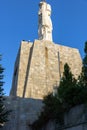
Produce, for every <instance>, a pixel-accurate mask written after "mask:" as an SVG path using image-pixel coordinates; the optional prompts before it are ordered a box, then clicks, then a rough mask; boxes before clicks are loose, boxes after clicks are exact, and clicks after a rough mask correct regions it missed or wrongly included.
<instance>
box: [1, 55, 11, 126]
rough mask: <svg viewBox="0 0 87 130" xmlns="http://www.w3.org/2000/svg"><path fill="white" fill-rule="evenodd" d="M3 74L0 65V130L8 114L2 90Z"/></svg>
mask: <svg viewBox="0 0 87 130" xmlns="http://www.w3.org/2000/svg"><path fill="white" fill-rule="evenodd" d="M0 61H1V55H0ZM3 72H4V68H3V67H2V65H1V64H0V128H1V127H3V126H4V124H5V122H7V121H8V115H9V112H10V111H8V110H7V109H6V107H5V104H4V100H5V98H4V92H3V91H4V89H3V84H4V82H3V77H4V75H3Z"/></svg>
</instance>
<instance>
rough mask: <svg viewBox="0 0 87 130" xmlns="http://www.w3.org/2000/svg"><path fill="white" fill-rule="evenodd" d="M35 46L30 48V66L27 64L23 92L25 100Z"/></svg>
mask: <svg viewBox="0 0 87 130" xmlns="http://www.w3.org/2000/svg"><path fill="white" fill-rule="evenodd" d="M33 46H34V44H33V45H32V47H31V48H30V53H29V56H28V57H29V58H28V64H27V69H26V76H25V82H24V87H23V88H24V91H23V98H24V97H25V93H26V88H27V82H28V77H29V71H30V66H31V58H32V53H33ZM30 93H31V92H30Z"/></svg>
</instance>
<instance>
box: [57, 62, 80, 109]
mask: <svg viewBox="0 0 87 130" xmlns="http://www.w3.org/2000/svg"><path fill="white" fill-rule="evenodd" d="M76 85H77V80H76V79H75V78H74V76H73V74H72V72H71V70H70V67H69V66H68V64H67V63H66V64H65V65H64V72H63V77H62V78H61V81H60V84H59V88H58V97H59V99H60V101H61V102H62V103H63V105H64V107H65V108H68V109H70V108H71V107H72V106H74V105H75V104H74V100H73V99H72V98H73V97H74V96H76V95H75V91H76Z"/></svg>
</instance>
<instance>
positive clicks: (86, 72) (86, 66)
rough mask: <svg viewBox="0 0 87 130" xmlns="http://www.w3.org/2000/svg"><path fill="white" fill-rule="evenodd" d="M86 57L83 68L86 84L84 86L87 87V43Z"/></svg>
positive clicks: (86, 43) (86, 47)
mask: <svg viewBox="0 0 87 130" xmlns="http://www.w3.org/2000/svg"><path fill="white" fill-rule="evenodd" d="M84 52H85V57H84V59H83V67H82V80H83V83H84V86H86V87H87V42H85V48H84Z"/></svg>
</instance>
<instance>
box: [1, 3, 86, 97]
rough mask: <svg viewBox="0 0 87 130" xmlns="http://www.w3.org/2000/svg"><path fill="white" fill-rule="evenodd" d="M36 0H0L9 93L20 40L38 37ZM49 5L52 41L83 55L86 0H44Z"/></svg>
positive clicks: (2, 38) (31, 39)
mask: <svg viewBox="0 0 87 130" xmlns="http://www.w3.org/2000/svg"><path fill="white" fill-rule="evenodd" d="M39 2H40V0H0V54H2V62H1V63H2V65H3V67H4V68H5V71H4V82H5V84H4V92H5V94H6V95H9V92H10V89H11V85H12V76H13V70H14V63H15V59H16V56H17V52H18V49H19V47H20V42H21V41H22V40H27V41H28V40H30V41H31V42H33V41H34V40H35V39H38V9H39V6H38V4H39ZM47 3H49V4H50V5H51V7H52V16H51V19H52V23H53V42H55V43H56V44H60V45H65V46H69V47H73V48H77V49H79V51H80V54H81V57H82V58H83V57H84V43H85V41H87V0H47Z"/></svg>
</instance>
